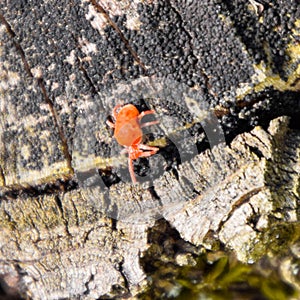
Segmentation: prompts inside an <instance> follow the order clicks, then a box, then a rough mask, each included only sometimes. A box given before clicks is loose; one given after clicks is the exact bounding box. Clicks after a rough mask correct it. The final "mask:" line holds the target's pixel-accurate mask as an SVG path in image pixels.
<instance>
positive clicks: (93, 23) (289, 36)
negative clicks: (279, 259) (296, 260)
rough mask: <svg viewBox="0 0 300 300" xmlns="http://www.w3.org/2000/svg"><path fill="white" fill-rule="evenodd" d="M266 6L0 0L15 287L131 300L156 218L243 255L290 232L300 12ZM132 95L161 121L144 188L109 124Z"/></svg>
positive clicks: (9, 269) (44, 294) (299, 193)
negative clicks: (286, 226) (284, 226)
mask: <svg viewBox="0 0 300 300" xmlns="http://www.w3.org/2000/svg"><path fill="white" fill-rule="evenodd" d="M255 3H256V2H255V1H239V3H236V2H231V1H217V0H207V1H204V2H203V1H201V2H197V1H194V2H188V1H177V0H176V1H175V0H174V1H173V0H172V1H139V0H135V1H121V2H119V1H95V0H90V1H87V0H85V1H83V0H82V1H76V2H74V1H57V2H56V1H44V2H43V3H41V2H40V1H30V2H25V1H8V2H5V3H1V4H0V21H1V23H0V78H1V82H0V111H1V113H0V140H1V143H0V195H1V200H0V215H1V217H0V228H1V229H0V256H1V259H0V277H1V285H2V289H3V291H5V293H6V294H7V295H18V294H20V295H21V296H23V297H28V298H31V299H99V298H101V297H102V298H104V299H105V298H106V299H107V298H113V297H117V298H121V297H130V296H135V295H137V294H138V293H140V292H141V291H142V290H143V289H144V288H145V287H147V285H148V284H149V283H148V282H147V274H146V271H145V268H144V267H143V266H142V264H141V259H142V257H143V256H144V255H145V253H147V250H148V249H149V247H150V246H151V241H150V240H149V232H150V231H151V229H152V228H154V227H155V226H158V225H157V224H160V223H159V220H164V221H165V222H167V223H168V224H169V226H170V227H172V228H173V229H174V230H176V232H177V233H178V234H179V238H178V239H179V240H181V241H182V242H185V243H186V245H187V244H189V245H192V246H195V247H200V248H201V247H205V248H206V249H208V250H210V249H211V250H213V249H215V248H216V247H217V244H222V245H224V246H225V247H226V248H227V249H231V250H233V251H234V252H235V253H236V256H237V258H238V259H239V260H240V261H242V262H245V263H253V262H255V261H257V260H258V259H260V258H261V257H262V256H263V255H265V254H266V253H268V251H269V247H270V245H271V244H272V243H273V241H274V239H276V236H277V235H279V236H280V238H281V239H284V238H285V235H286V236H287V235H288V234H289V233H288V232H284V229H278V228H281V227H280V226H281V225H282V224H294V223H295V224H296V223H297V222H298V221H299V197H300V187H299V186H300V182H299V170H300V150H299V149H300V132H299V124H297V120H298V119H297V117H299V113H300V105H299V104H300V102H299V72H300V70H299V60H300V59H299V31H300V21H299V20H300V12H299V8H298V6H297V1H292V3H291V5H289V7H286V5H285V4H284V3H281V2H280V1H275V2H274V3H272V4H269V3H265V2H263V3H261V4H257V3H256V5H255ZM122 102H123V103H128V102H129V103H133V104H134V105H136V106H137V107H138V109H139V110H140V111H142V110H146V109H148V108H151V109H154V110H155V111H156V118H157V119H158V120H159V124H158V125H157V126H155V127H153V129H151V130H150V131H149V132H148V133H147V135H146V142H147V143H148V144H151V145H156V146H158V147H159V148H160V151H159V153H158V154H157V155H155V156H152V157H150V158H149V159H146V160H138V161H137V162H135V172H136V174H137V176H138V179H139V182H140V184H137V185H133V184H132V183H131V182H130V179H129V176H128V170H127V166H126V158H124V157H122V156H121V155H120V151H121V147H120V146H119V145H117V143H116V141H115V140H114V139H113V137H112V132H111V130H110V129H109V128H108V126H107V125H106V123H105V122H106V120H107V118H108V117H109V115H110V114H111V111H112V109H113V107H114V106H115V105H116V104H118V103H122ZM174 239H175V237H174ZM186 247H188V246H186ZM282 268H285V269H283V270H284V272H283V274H286V277H285V280H287V281H289V282H291V283H294V280H293V275H291V267H290V265H288V264H286V265H284V266H283V267H282ZM287 277H288V278H289V279H286V278H287ZM291 278H292V279H291Z"/></svg>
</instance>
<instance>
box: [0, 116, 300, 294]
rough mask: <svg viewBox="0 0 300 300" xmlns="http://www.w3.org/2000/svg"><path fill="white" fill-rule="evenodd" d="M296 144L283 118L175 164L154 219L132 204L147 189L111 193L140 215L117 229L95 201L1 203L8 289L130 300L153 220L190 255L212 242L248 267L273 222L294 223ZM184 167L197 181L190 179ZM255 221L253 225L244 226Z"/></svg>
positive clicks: (140, 281) (74, 197)
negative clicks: (190, 247)
mask: <svg viewBox="0 0 300 300" xmlns="http://www.w3.org/2000/svg"><path fill="white" fill-rule="evenodd" d="M299 143H300V135H299V131H293V130H288V118H286V117H282V118H278V119H276V120H273V121H272V122H271V124H270V126H269V129H268V131H265V130H263V129H262V128H260V127H257V128H255V129H254V130H252V131H251V132H250V133H245V134H241V135H239V136H237V137H236V138H235V139H234V140H233V141H232V143H231V145H230V147H228V146H224V145H219V146H218V147H216V148H214V149H212V151H210V150H207V151H206V152H204V153H201V154H199V155H197V156H196V157H195V158H194V159H193V160H192V162H186V163H183V164H182V166H181V167H180V169H179V171H178V173H179V180H177V179H175V178H174V177H173V176H172V175H171V174H168V173H166V174H165V175H163V177H162V178H160V180H157V183H156V182H155V183H154V186H155V190H156V193H157V195H158V197H159V198H160V202H159V203H160V205H159V206H157V207H158V208H159V212H160V214H159V215H158V212H157V211H154V212H153V210H151V209H148V208H147V207H146V205H147V199H145V202H143V200H142V199H141V198H137V195H140V196H141V197H142V195H143V193H144V192H146V191H147V189H146V190H144V191H143V187H142V186H140V187H139V190H136V189H134V190H133V189H132V186H131V184H119V185H118V184H117V185H116V192H117V193H118V196H117V197H118V199H116V200H115V205H117V201H119V202H120V203H121V204H120V207H123V202H124V201H125V202H126V203H127V204H128V205H130V203H131V202H132V201H133V202H139V208H143V209H144V211H142V212H140V211H137V212H136V214H135V215H132V216H131V217H130V218H124V219H123V220H112V219H110V218H107V217H106V216H105V214H104V212H103V210H102V208H101V198H98V199H99V202H98V203H97V202H96V201H95V200H94V201H93V200H92V198H91V197H86V198H85V197H82V195H83V192H84V191H83V190H81V191H80V190H79V191H71V192H66V193H61V194H59V195H57V196H52V195H49V196H43V197H39V198H31V197H27V198H24V199H22V198H20V199H17V200H15V201H8V202H4V201H3V202H2V203H1V210H0V211H1V238H0V240H1V272H2V274H3V280H5V281H8V282H9V280H11V281H12V279H15V281H14V282H15V284H14V287H15V288H16V287H17V289H20V290H21V291H22V292H23V293H24V294H26V295H28V296H30V297H32V298H33V299H59V298H64V297H70V298H72V297H76V295H81V298H82V299H96V298H98V297H100V296H103V295H110V297H112V296H113V295H119V296H120V295H123V296H124V295H127V294H134V293H136V292H138V291H140V290H141V286H143V285H145V273H144V272H143V270H142V268H141V266H140V263H139V260H140V256H141V255H142V253H143V252H144V251H146V250H147V248H148V247H149V245H148V243H147V230H148V229H150V228H151V227H152V226H153V225H154V222H155V219H156V218H159V217H160V218H164V219H166V220H167V221H169V223H170V224H171V226H173V227H174V228H175V229H176V230H177V231H178V232H179V234H180V235H181V237H182V238H183V239H184V240H186V241H189V242H190V243H192V244H194V245H204V246H205V247H207V248H210V247H211V246H212V243H213V242H212V240H210V239H211V236H212V233H213V237H214V239H215V240H220V241H221V242H223V243H224V244H226V246H227V247H230V248H232V249H234V250H235V251H236V253H237V256H238V257H239V259H240V260H242V261H255V260H256V259H257V258H259V257H260V256H262V255H263V254H264V253H266V252H267V250H268V249H267V247H268V243H267V242H266V241H264V244H262V243H259V242H260V241H261V240H260V239H261V238H262V236H263V235H264V233H265V232H267V231H268V230H269V228H270V226H274V224H275V222H274V218H276V219H277V220H278V222H281V221H285V222H295V221H297V220H298V213H297V209H298V207H297V198H298V197H299V194H297V193H299V162H300V157H299V155H300V153H299V149H300V145H299ZM257 153H259V155H258V154H257ZM283 163H284V166H285V168H282V167H281V165H283ZM191 165H192V166H193V168H192V170H193V172H194V173H196V175H195V176H193V177H191V178H190V179H189V175H187V174H188V173H187V170H190V169H191ZM270 175H272V176H270ZM183 178H185V179H183ZM202 178H204V179H205V181H203V180H202ZM164 182H167V183H166V184H164ZM203 182H205V185H203ZM279 182H281V183H282V186H281V187H280V186H278V183H279ZM191 185H192V186H194V189H196V190H197V194H198V195H196V196H195V195H194V194H193V193H194V192H193V191H192V189H191V188H190V186H191ZM183 191H184V193H183ZM111 195H113V192H112V194H111ZM149 195H150V194H149ZM95 196H96V195H94V197H95ZM57 197H58V198H59V199H57ZM125 197H126V199H125ZM144 197H147V196H144ZM157 205H158V204H157ZM143 206H144V207H143ZM133 207H134V206H133ZM151 214H152V215H151ZM147 216H148V217H147ZM253 216H258V220H257V222H256V223H251V222H250V220H251V218H252V217H253ZM151 217H152V218H151ZM208 236H209V237H210V239H209V238H208ZM257 245H259V246H257ZM16 278H17V279H18V280H16ZM16 282H17V283H16Z"/></svg>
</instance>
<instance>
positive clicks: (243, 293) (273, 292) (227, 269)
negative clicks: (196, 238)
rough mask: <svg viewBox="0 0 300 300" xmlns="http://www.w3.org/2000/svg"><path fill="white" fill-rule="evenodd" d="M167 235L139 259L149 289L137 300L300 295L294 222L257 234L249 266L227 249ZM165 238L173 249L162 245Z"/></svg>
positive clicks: (298, 232) (299, 229)
mask: <svg viewBox="0 0 300 300" xmlns="http://www.w3.org/2000/svg"><path fill="white" fill-rule="evenodd" d="M167 233H168V235H166V234H164V235H163V238H162V237H161V235H157V236H156V237H157V240H158V241H159V242H160V243H154V244H152V246H151V247H150V249H149V251H148V252H147V253H146V254H145V256H144V258H143V262H142V264H143V265H144V268H145V271H146V273H147V275H148V280H149V288H148V290H147V291H146V292H144V293H143V294H141V295H140V296H139V297H138V298H139V299H144V300H148V299H179V300H181V299H182V300H183V299H212V300H218V299H222V300H223V299H266V300H287V299H291V300H292V299H299V297H300V293H299V291H300V285H299V284H297V282H299V277H300V271H297V270H299V265H300V250H299V251H298V250H297V249H298V248H299V249H300V246H299V245H300V224H298V223H288V222H278V220H277V222H275V221H274V225H273V227H272V228H271V229H269V230H268V231H266V232H265V233H262V235H261V240H260V243H261V247H259V246H257V251H258V253H256V254H257V259H256V260H255V261H253V263H248V264H246V263H242V262H240V261H239V260H237V258H236V256H235V254H234V253H232V252H230V251H224V250H217V251H208V250H205V249H204V248H199V247H194V246H192V245H191V244H188V243H185V242H183V241H182V240H176V239H174V236H173V239H172V237H171V236H172V235H173V234H174V233H173V232H172V231H171V230H170V231H167ZM155 234H157V232H156V233H155ZM169 239H170V240H172V241H173V244H172V245H173V247H171V246H170V242H169V243H166V241H168V240H169ZM166 244H168V245H169V247H171V248H168V251H166V249H165V247H164V246H163V245H166ZM170 249H171V250H170ZM262 249H263V250H262ZM266 249H267V250H266ZM296 250H297V251H296ZM296 271H297V272H298V273H299V274H298V273H297V274H296V273H295V272H296Z"/></svg>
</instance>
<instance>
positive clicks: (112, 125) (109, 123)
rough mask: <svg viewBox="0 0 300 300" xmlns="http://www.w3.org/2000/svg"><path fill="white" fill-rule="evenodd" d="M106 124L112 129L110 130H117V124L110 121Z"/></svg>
mask: <svg viewBox="0 0 300 300" xmlns="http://www.w3.org/2000/svg"><path fill="white" fill-rule="evenodd" d="M106 124H107V125H108V126H109V127H110V128H115V124H114V123H113V122H111V121H109V120H106Z"/></svg>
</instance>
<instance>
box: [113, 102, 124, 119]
mask: <svg viewBox="0 0 300 300" xmlns="http://www.w3.org/2000/svg"><path fill="white" fill-rule="evenodd" d="M122 106H123V104H117V105H116V106H115V107H114V109H113V117H114V119H115V120H116V119H117V116H118V113H117V110H118V109H119V108H120V107H122Z"/></svg>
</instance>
